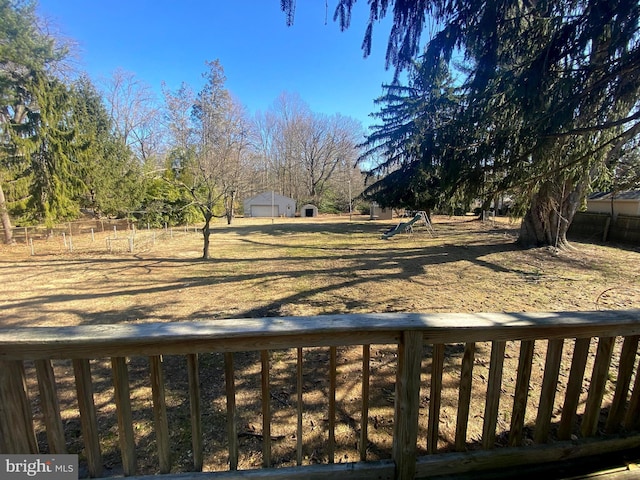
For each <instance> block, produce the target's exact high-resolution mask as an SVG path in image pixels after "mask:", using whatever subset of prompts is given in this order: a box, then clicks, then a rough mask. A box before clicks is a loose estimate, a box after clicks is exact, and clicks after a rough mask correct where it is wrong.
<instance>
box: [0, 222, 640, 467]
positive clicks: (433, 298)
mask: <svg viewBox="0 0 640 480" xmlns="http://www.w3.org/2000/svg"><path fill="white" fill-rule="evenodd" d="M392 224H393V222H379V221H376V222H371V221H367V220H365V219H360V218H355V219H354V220H353V221H349V219H348V218H346V217H329V218H320V219H317V220H309V219H290V220H285V219H277V220H275V222H273V223H272V221H271V220H270V219H269V220H258V219H238V220H237V221H236V223H235V224H234V225H232V226H226V225H223V224H220V225H216V226H215V227H214V232H213V234H212V249H211V252H212V257H213V258H212V259H211V260H209V261H202V260H199V258H198V257H199V256H200V252H201V243H202V239H201V236H200V235H199V234H197V233H194V232H193V231H188V232H185V231H184V229H175V230H174V231H173V232H168V231H158V232H149V231H138V232H136V237H135V250H134V253H129V252H127V248H128V241H126V240H125V235H126V234H125V232H119V234H118V236H119V239H118V240H116V241H114V242H112V248H113V250H114V251H113V252H112V253H109V252H108V251H107V248H106V240H105V238H106V237H107V236H112V235H113V232H106V233H99V234H96V236H95V240H93V241H92V240H91V236H90V234H88V233H87V234H83V235H75V236H74V237H73V244H74V251H73V252H69V251H68V249H65V247H64V245H63V243H62V238H61V237H60V236H54V237H52V238H48V239H36V240H35V241H34V253H35V255H31V251H30V248H29V246H28V245H25V244H19V245H17V246H13V247H2V250H0V267H1V268H2V278H3V283H2V287H0V288H1V292H2V294H1V295H0V298H1V300H0V302H1V303H0V305H1V307H2V314H1V317H0V327H11V326H29V325H40V326H57V325H82V324H95V323H120V322H152V321H161V322H169V321H181V320H198V319H215V318H238V317H263V316H283V315H296V316H305V315H322V314H330V313H331V314H333V313H355V312H477V311H485V312H492V311H494V312H502V311H508V312H518V311H561V310H593V309H603V308H606V309H609V308H639V307H640V272H639V270H638V265H640V251H638V248H635V249H634V248H629V247H626V248H622V247H619V246H618V247H616V246H601V245H590V244H582V243H576V244H575V246H576V250H575V251H570V252H562V253H560V254H559V255H556V254H554V253H553V252H551V251H549V250H547V249H532V250H520V249H519V248H517V247H516V246H515V245H514V241H515V237H516V234H517V225H516V224H513V223H510V222H509V221H508V220H503V221H498V222H497V223H480V222H477V221H472V220H471V219H470V218H468V217H466V218H449V217H439V218H438V217H437V218H435V221H434V227H435V230H436V235H435V236H431V235H429V234H428V233H427V232H426V231H425V230H424V229H419V228H418V229H416V232H415V233H414V234H412V235H407V234H401V235H397V236H396V237H394V238H393V239H391V240H389V241H385V240H381V239H380V233H381V232H383V231H384V230H386V229H387V228H388V227H389V226H391V225H392ZM130 234H131V233H130V232H129V235H130ZM154 239H155V240H154ZM594 346H595V344H594ZM518 347H519V344H518V343H517V342H509V344H508V345H507V352H506V360H505V367H504V368H505V381H504V385H503V389H504V401H503V403H504V402H506V403H504V406H505V409H504V411H509V405H508V402H509V401H512V400H510V398H511V396H512V395H513V385H514V383H515V372H516V369H517V356H518ZM429 348H430V347H428V346H427V347H425V360H424V362H423V372H424V373H423V375H424V387H423V395H422V399H423V400H422V402H423V407H424V409H426V410H428V408H427V407H428V387H429V385H428V382H429V371H430V355H429ZM571 348H572V345H571V343H570V342H567V345H566V346H565V350H566V351H570V350H571ZM616 348H617V349H616V352H619V346H618V347H616ZM545 350H546V344H545V343H544V342H537V343H536V350H535V355H534V369H533V373H532V381H531V382H532V388H533V389H535V388H536V386H539V385H540V383H541V376H542V373H543V370H542V369H543V363H544V355H545ZM489 353H490V345H488V344H480V345H478V353H477V357H476V364H475V368H474V386H475V389H476V390H475V391H474V399H475V400H474V402H475V403H474V405H473V406H472V418H471V419H470V428H469V434H468V441H469V442H470V445H472V444H473V442H475V441H477V440H478V439H479V435H480V433H481V430H482V411H483V407H484V404H483V401H484V400H483V399H484V394H483V391H484V390H483V389H486V380H487V371H488V356H489ZM294 356H295V351H276V352H272V353H271V362H272V369H273V371H272V375H273V378H272V383H271V388H272V408H273V418H274V427H273V431H272V434H273V435H275V436H277V437H278V440H276V441H275V443H274V450H273V456H274V461H275V462H276V463H277V464H280V465H291V464H293V463H295V437H294V436H292V431H293V432H294V433H295V427H294V428H293V430H291V422H292V421H293V422H294V423H295V419H294V417H295V395H296V393H295V376H294V375H295V368H294V365H293V363H292V360H293V359H294ZM327 356H328V352H327V350H326V349H305V363H304V364H305V372H304V404H305V414H304V425H305V438H304V445H305V460H304V462H305V463H313V462H320V461H322V462H324V461H326V450H325V443H326V442H325V439H326V429H327V414H326V394H327V388H328V380H327V375H326V371H327V364H328V360H327V358H328V357H327ZM461 356H462V346H460V345H449V346H447V351H446V359H447V360H446V363H445V376H444V392H443V405H442V411H441V423H440V428H441V435H440V448H441V449H446V448H448V447H449V446H450V444H451V442H452V441H453V436H454V434H455V412H456V406H457V383H458V379H459V366H460V361H461ZM371 358H372V361H371V366H372V406H371V411H370V417H369V422H370V425H371V427H370V437H369V439H370V449H369V458H370V459H376V458H388V457H389V451H390V445H391V421H392V418H393V416H392V414H391V413H390V412H391V410H392V407H393V384H394V381H395V366H396V352H395V348H393V347H391V346H385V345H379V346H374V347H373V349H372V357H371ZM338 359H339V360H338V382H339V389H338V428H337V432H336V440H337V443H338V450H337V452H336V461H354V460H356V459H357V458H358V454H357V437H358V430H359V425H360V421H361V419H360V410H359V395H360V383H359V376H360V362H361V357H360V350H359V349H352V348H340V349H339V351H338ZM592 360H593V358H591V360H590V361H591V362H592ZM236 362H237V365H236V367H237V368H236V372H237V375H236V382H237V388H238V392H237V398H238V408H239V418H238V422H239V423H238V425H239V427H238V429H239V431H240V432H241V434H242V436H241V437H240V442H241V459H240V467H241V468H250V467H255V466H258V465H260V463H261V454H260V439H259V437H258V435H259V434H260V430H261V425H260V417H259V414H257V413H256V412H259V411H260V404H259V394H257V391H256V389H257V386H259V384H260V378H259V375H260V373H259V361H258V356H257V354H254V353H247V354H242V355H237V356H236ZM184 363H185V361H184V358H181V357H166V358H165V362H164V366H165V371H166V377H167V404H168V408H169V412H170V428H171V431H172V445H173V448H174V452H173V454H174V464H175V465H176V467H175V469H176V470H188V469H189V468H190V467H189V463H190V455H191V454H190V439H189V435H190V431H189V422H188V418H189V413H188V404H187V402H186V400H185V392H186V388H187V386H186V375H185V374H184ZM614 363H615V360H614ZM129 367H130V370H131V378H132V380H131V381H132V403H133V407H134V411H135V412H136V413H135V423H136V425H135V429H136V435H137V447H138V457H139V458H138V466H139V470H140V473H153V472H154V471H156V469H157V465H156V463H155V459H154V452H155V450H154V449H155V445H154V436H153V429H152V419H153V415H152V414H151V403H150V393H149V386H148V384H147V383H146V381H145V380H144V379H145V378H147V377H148V364H147V360H146V359H144V358H133V359H131V360H130V364H129ZM200 368H201V382H202V385H203V387H202V388H203V392H202V395H203V398H204V399H205V402H204V403H205V411H204V418H203V423H204V425H205V427H204V430H205V444H206V460H205V469H208V470H218V469H225V468H226V467H225V464H226V462H227V454H226V449H225V441H224V422H225V408H226V406H225V401H224V389H223V387H224V385H223V383H224V382H223V381H222V380H221V379H223V372H224V369H223V362H222V357H221V356H220V355H217V354H209V355H202V356H201V358H200ZM567 368H568V366H566V365H565V366H564V367H563V371H562V372H561V377H560V378H561V380H560V384H559V388H560V389H562V388H564V387H563V385H564V383H563V382H566V375H567V373H566V372H567ZM92 369H93V376H94V382H95V384H96V385H95V387H96V397H95V398H96V404H97V408H98V412H99V415H100V425H101V431H102V435H103V445H102V448H103V452H104V453H105V464H106V467H107V469H108V470H109V469H111V468H112V469H113V472H114V473H118V471H119V470H118V466H117V464H118V455H119V454H118V448H117V422H116V421H115V408H114V406H113V389H112V386H111V384H110V374H109V362H108V360H107V359H105V360H96V361H94V362H92ZM71 373H72V372H71V369H70V366H69V365H68V364H66V363H64V362H60V363H58V364H56V374H57V378H58V379H59V383H60V385H59V386H60V392H61V398H62V407H63V419H64V421H65V429H66V432H67V439H68V441H69V444H70V449H71V451H77V450H78V449H80V445H81V442H80V439H79V435H80V434H79V423H78V416H77V408H76V406H75V399H74V394H73V391H72V388H71V387H72V383H71V378H72V375H71ZM614 380H615V379H612V381H614ZM586 388H588V385H586V387H585V392H586ZM530 401H531V408H529V409H528V417H527V419H526V420H527V423H528V424H531V423H532V422H533V421H534V420H535V406H536V405H537V401H538V399H537V398H536V397H535V395H534V394H532V397H531V400H530ZM501 407H502V406H501ZM35 408H36V413H37V402H36V404H35ZM502 410H503V409H502V408H501V411H502ZM509 422H510V418H508V414H503V415H502V416H501V417H500V419H499V424H498V429H499V431H504V430H505V429H508V427H509ZM421 428H422V430H423V431H421V438H424V436H425V434H426V416H423V415H421ZM39 438H40V440H41V441H43V439H44V436H43V433H42V429H41V426H40V427H39ZM74 449H75V450H74Z"/></svg>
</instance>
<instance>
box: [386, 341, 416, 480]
mask: <svg viewBox="0 0 640 480" xmlns="http://www.w3.org/2000/svg"><path fill="white" fill-rule="evenodd" d="M422 344H423V334H422V332H419V331H412V330H409V331H404V332H402V336H401V340H400V344H399V345H398V368H397V371H396V397H395V406H394V425H393V430H394V431H393V448H392V450H393V452H392V456H393V460H394V462H395V466H396V469H395V478H397V479H404V478H413V477H414V476H415V471H416V455H417V445H416V443H417V441H418V413H419V409H420V373H421V372H420V370H421V361H422Z"/></svg>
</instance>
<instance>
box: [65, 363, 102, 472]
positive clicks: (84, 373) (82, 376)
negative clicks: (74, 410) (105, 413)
mask: <svg viewBox="0 0 640 480" xmlns="http://www.w3.org/2000/svg"><path fill="white" fill-rule="evenodd" d="M72 363H73V372H74V375H75V379H76V391H77V393H78V410H79V411H80V426H81V429H82V437H83V441H84V442H83V443H84V451H85V454H86V456H87V466H88V469H89V475H91V476H92V477H101V476H102V453H101V451H100V439H99V437H98V420H97V417H96V407H95V403H94V401H93V383H92V381H91V367H90V365H89V360H86V359H84V360H83V359H74V360H73V362H72Z"/></svg>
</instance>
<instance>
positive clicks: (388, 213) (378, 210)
mask: <svg viewBox="0 0 640 480" xmlns="http://www.w3.org/2000/svg"><path fill="white" fill-rule="evenodd" d="M392 218H393V209H391V208H383V207H381V206H380V205H378V204H377V203H376V202H371V210H370V213H369V220H391V219H392Z"/></svg>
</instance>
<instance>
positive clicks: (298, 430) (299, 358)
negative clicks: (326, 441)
mask: <svg viewBox="0 0 640 480" xmlns="http://www.w3.org/2000/svg"><path fill="white" fill-rule="evenodd" d="M296 379H297V385H298V387H297V388H298V401H297V402H296V403H297V405H296V409H297V414H298V424H297V426H296V464H297V465H302V405H303V403H302V388H303V377H302V348H300V347H298V349H297V362H296Z"/></svg>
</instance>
